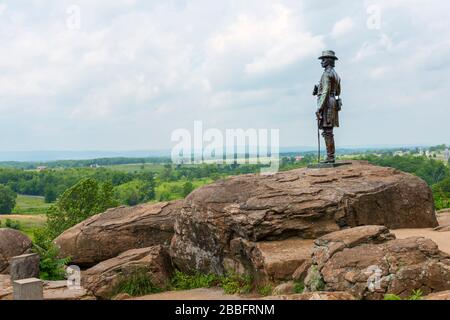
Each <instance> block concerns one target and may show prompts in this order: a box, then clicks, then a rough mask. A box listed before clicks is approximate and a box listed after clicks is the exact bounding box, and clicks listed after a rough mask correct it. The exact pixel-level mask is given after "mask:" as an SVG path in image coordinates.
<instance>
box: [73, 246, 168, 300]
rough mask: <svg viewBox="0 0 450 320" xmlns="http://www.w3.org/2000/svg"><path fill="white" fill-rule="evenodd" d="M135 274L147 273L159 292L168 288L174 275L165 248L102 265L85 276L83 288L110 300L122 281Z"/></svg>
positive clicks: (131, 253) (123, 256)
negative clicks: (137, 271)
mask: <svg viewBox="0 0 450 320" xmlns="http://www.w3.org/2000/svg"><path fill="white" fill-rule="evenodd" d="M136 270H139V271H141V270H143V271H144V272H147V273H148V275H149V277H150V279H151V281H152V283H153V284H154V285H155V286H156V287H158V288H164V287H166V286H167V284H168V282H169V279H170V276H171V274H172V265H171V263H170V258H169V255H168V253H167V250H166V248H165V247H163V246H152V247H148V248H141V249H134V250H129V251H126V252H124V253H122V254H120V255H118V256H117V257H115V258H112V259H109V260H106V261H103V262H100V263H99V264H97V265H95V266H94V267H92V268H90V269H88V270H86V271H84V272H83V274H82V286H83V287H84V288H86V289H87V290H88V291H89V292H90V293H92V294H93V295H94V296H96V297H98V298H101V299H107V298H110V297H111V295H112V294H114V292H113V290H114V288H115V286H116V284H117V283H118V282H119V281H120V277H121V276H126V275H127V274H130V273H132V272H134V271H136Z"/></svg>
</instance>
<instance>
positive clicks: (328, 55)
mask: <svg viewBox="0 0 450 320" xmlns="http://www.w3.org/2000/svg"><path fill="white" fill-rule="evenodd" d="M325 58H331V59H334V60H339V59H338V57H336V53H335V52H334V51H332V50H326V51H323V52H322V56H321V57H319V59H320V60H322V59H325Z"/></svg>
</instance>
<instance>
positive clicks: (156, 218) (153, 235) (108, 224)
mask: <svg viewBox="0 0 450 320" xmlns="http://www.w3.org/2000/svg"><path fill="white" fill-rule="evenodd" d="M180 209H181V201H173V202H164V203H156V204H144V205H139V206H135V207H119V208H114V209H109V210H108V211H106V212H104V213H101V214H98V215H95V216H93V217H91V218H89V219H87V220H85V221H83V222H81V223H79V224H78V225H76V226H74V227H72V228H70V229H69V230H67V231H65V232H64V233H63V234H61V235H60V236H59V237H58V238H57V239H56V240H55V243H56V244H57V245H58V246H59V248H60V255H61V256H64V257H66V256H70V257H71V258H72V260H71V261H72V263H73V264H76V265H79V266H82V267H91V266H93V265H95V264H97V263H99V262H101V261H104V260H107V259H111V258H114V257H116V256H117V255H119V254H120V253H122V252H124V251H127V250H131V249H137V248H145V247H150V246H154V245H168V244H169V243H170V239H171V238H172V236H173V234H174V229H173V225H174V223H175V217H176V215H178V213H179V211H180Z"/></svg>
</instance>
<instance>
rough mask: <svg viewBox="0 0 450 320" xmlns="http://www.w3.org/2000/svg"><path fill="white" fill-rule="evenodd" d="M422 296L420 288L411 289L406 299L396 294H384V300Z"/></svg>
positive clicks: (412, 298)
mask: <svg viewBox="0 0 450 320" xmlns="http://www.w3.org/2000/svg"><path fill="white" fill-rule="evenodd" d="M422 297H423V292H422V290H420V289H419V290H413V291H412V293H411V295H410V296H409V297H408V298H407V299H402V298H401V297H400V296H398V295H396V294H385V295H384V300H421V299H422Z"/></svg>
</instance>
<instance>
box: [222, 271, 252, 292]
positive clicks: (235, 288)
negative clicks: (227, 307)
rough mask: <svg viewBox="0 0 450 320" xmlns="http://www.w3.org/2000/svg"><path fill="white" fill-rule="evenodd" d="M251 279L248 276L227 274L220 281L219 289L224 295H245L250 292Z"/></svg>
mask: <svg viewBox="0 0 450 320" xmlns="http://www.w3.org/2000/svg"><path fill="white" fill-rule="evenodd" d="M252 283H253V279H252V277H251V276H250V275H244V276H242V275H237V274H233V273H231V274H228V275H227V276H225V277H223V278H222V279H221V285H220V286H221V287H222V289H223V290H224V292H225V293H226V294H237V293H239V294H246V293H249V292H250V291H251V290H252Z"/></svg>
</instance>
